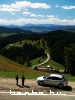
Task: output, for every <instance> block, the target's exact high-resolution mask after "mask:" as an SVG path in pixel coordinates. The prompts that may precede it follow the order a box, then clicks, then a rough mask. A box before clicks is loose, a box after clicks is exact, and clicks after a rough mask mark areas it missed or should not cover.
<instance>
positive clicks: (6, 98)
mask: <svg viewBox="0 0 75 100" xmlns="http://www.w3.org/2000/svg"><path fill="white" fill-rule="evenodd" d="M0 100H75V96H52V95H49V96H29V95H26V96H25V95H24V96H22V95H18V96H15V95H14V96H13V95H10V94H9V93H4V94H3V93H0Z"/></svg>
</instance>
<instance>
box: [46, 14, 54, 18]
mask: <svg viewBox="0 0 75 100" xmlns="http://www.w3.org/2000/svg"><path fill="white" fill-rule="evenodd" d="M46 16H47V17H48V18H53V17H54V15H46Z"/></svg>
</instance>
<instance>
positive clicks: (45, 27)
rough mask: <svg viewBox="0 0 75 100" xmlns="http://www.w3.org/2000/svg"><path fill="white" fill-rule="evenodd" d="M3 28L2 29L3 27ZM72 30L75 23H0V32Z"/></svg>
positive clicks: (74, 27)
mask: <svg viewBox="0 0 75 100" xmlns="http://www.w3.org/2000/svg"><path fill="white" fill-rule="evenodd" d="M2 27H3V28H4V29H3V28H2ZM66 29H69V30H74V29H75V25H56V24H26V25H21V26H18V25H2V26H0V33H1V32H4V31H7V32H8V31H9V32H11V31H12V32H16V31H17V32H19V33H21V32H25V31H29V32H30V31H31V32H37V33H46V32H49V31H55V30H66Z"/></svg>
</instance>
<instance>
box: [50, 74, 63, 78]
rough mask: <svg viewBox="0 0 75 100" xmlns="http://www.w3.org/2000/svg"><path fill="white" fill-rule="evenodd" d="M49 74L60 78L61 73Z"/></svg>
mask: <svg viewBox="0 0 75 100" xmlns="http://www.w3.org/2000/svg"><path fill="white" fill-rule="evenodd" d="M50 76H52V77H59V78H62V75H59V74H50Z"/></svg>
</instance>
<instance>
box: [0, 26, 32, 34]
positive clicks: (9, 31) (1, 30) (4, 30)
mask: <svg viewBox="0 0 75 100" xmlns="http://www.w3.org/2000/svg"><path fill="white" fill-rule="evenodd" d="M2 33H6V34H12V33H18V34H19V33H25V34H29V33H33V32H31V31H28V30H22V29H19V28H6V27H2V26H0V34H2Z"/></svg>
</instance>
